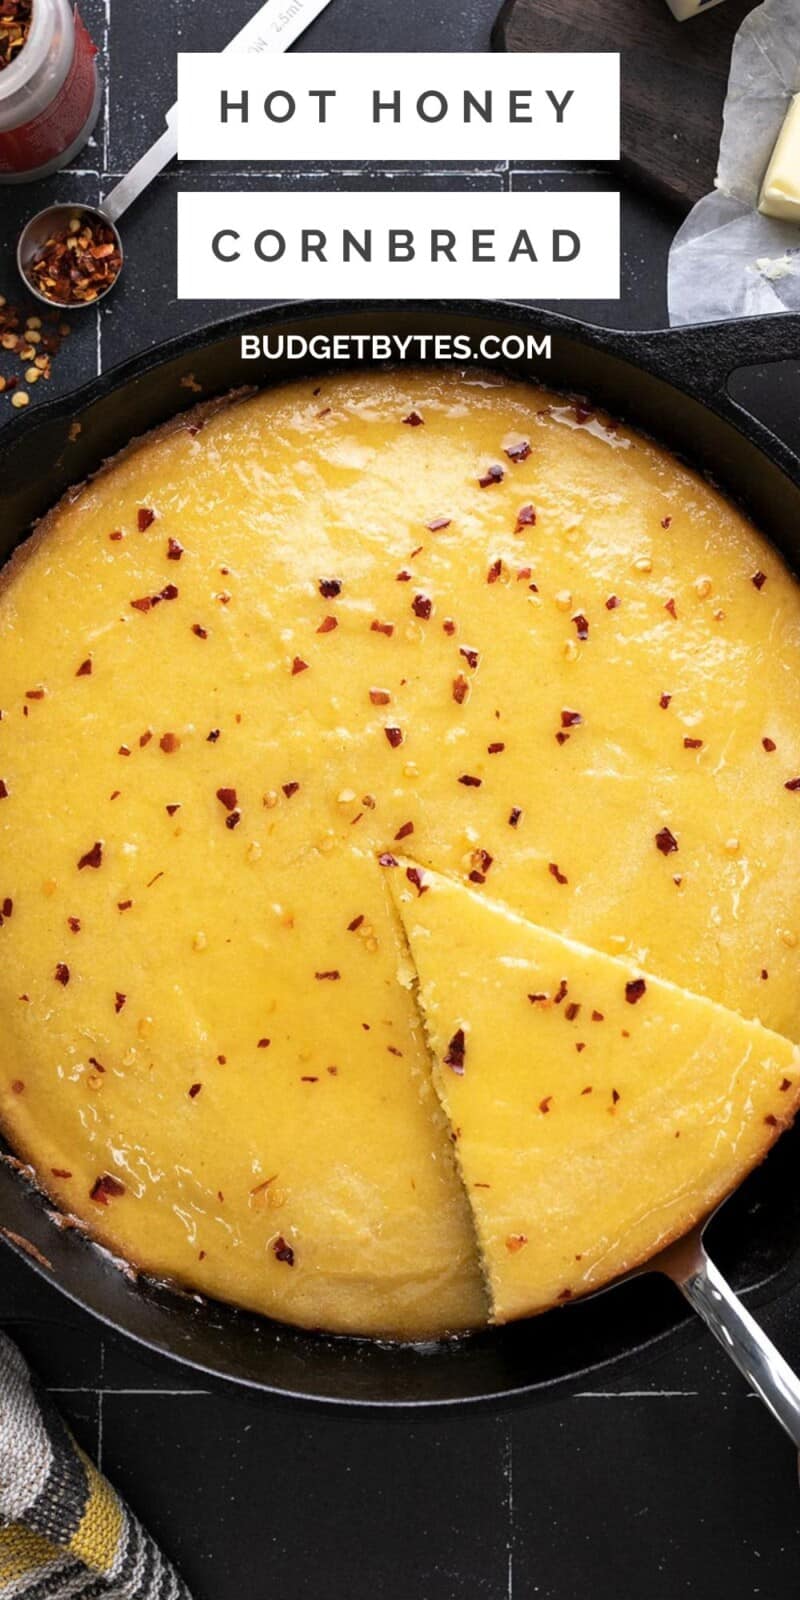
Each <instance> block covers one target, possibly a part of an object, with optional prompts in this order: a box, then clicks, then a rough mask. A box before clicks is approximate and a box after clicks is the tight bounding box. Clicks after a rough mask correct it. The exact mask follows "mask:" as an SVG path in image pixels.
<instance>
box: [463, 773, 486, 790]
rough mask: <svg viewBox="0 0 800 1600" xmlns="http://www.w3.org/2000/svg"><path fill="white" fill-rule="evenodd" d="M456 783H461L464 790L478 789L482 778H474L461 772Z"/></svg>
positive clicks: (470, 774)
mask: <svg viewBox="0 0 800 1600" xmlns="http://www.w3.org/2000/svg"><path fill="white" fill-rule="evenodd" d="M458 781H459V783H463V785H464V788H465V789H480V786H481V784H482V783H483V778H476V777H474V776H473V774H472V773H471V772H462V774H461V777H460V778H459V780H458Z"/></svg>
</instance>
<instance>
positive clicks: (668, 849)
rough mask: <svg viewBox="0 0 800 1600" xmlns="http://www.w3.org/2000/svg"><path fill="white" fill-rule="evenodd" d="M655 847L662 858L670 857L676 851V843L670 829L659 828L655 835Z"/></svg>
mask: <svg viewBox="0 0 800 1600" xmlns="http://www.w3.org/2000/svg"><path fill="white" fill-rule="evenodd" d="M656 846H657V848H658V849H659V850H660V851H661V854H662V856H668V855H672V853H673V851H675V850H677V848H678V841H677V839H676V838H675V835H674V833H673V832H672V829H671V828H667V827H666V826H665V827H663V828H659V831H658V833H657V834H656Z"/></svg>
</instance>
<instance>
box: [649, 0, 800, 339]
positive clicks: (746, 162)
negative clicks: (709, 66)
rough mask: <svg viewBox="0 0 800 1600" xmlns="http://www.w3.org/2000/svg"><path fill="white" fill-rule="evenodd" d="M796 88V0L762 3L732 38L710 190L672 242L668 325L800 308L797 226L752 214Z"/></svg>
mask: <svg viewBox="0 0 800 1600" xmlns="http://www.w3.org/2000/svg"><path fill="white" fill-rule="evenodd" d="M686 26H687V27H691V26H692V24H691V23H687V24H686ZM700 26H702V23H701V24H700ZM798 90H800V0H764V3H763V4H762V5H760V6H757V7H756V10H755V11H751V13H750V15H749V16H748V17H746V18H745V20H744V22H743V23H742V26H741V28H740V29H739V32H738V34H737V35H736V39H735V41H734V46H733V55H732V58H731V71H730V78H729V80H728V94H727V98H726V101H725V111H724V123H723V129H722V141H721V144H720V151H719V165H718V168H717V176H716V179H715V187H714V191H713V193H711V194H707V195H705V196H704V197H703V199H702V200H699V201H698V203H697V205H696V206H695V207H694V208H693V210H692V211H690V213H689V215H688V217H687V218H686V221H685V222H684V223H683V224H682V226H681V227H680V228H679V229H678V232H677V233H676V235H675V238H674V239H673V241H672V247H671V249H670V255H669V267H668V289H667V292H668V300H669V319H670V322H671V323H673V324H674V323H691V322H714V321H718V320H720V319H722V318H725V317H739V316H760V315H764V314H765V313H769V312H773V311H800V226H797V225H795V224H794V223H791V222H778V221H776V220H775V219H774V218H772V217H762V216H761V215H760V213H759V212H758V210H757V209H756V208H757V206H758V196H759V191H760V188H761V183H762V180H763V177H764V173H765V171H766V168H767V164H768V162H769V158H770V156H771V155H772V151H773V148H774V146H775V141H776V139H777V137H778V134H779V132H780V129H781V125H782V122H783V119H784V117H785V115H786V112H787V109H788V107H789V102H790V100H791V97H792V95H793V94H795V93H797V91H798Z"/></svg>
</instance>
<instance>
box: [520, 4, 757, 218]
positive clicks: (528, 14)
mask: <svg viewBox="0 0 800 1600" xmlns="http://www.w3.org/2000/svg"><path fill="white" fill-rule="evenodd" d="M754 4H755V0H724V3H723V4H722V5H718V6H714V7H713V9H712V10H711V11H707V12H705V14H702V13H701V15H700V16H698V17H692V18H691V19H690V20H689V21H688V22H676V21H675V18H674V17H673V15H672V12H671V11H670V9H669V7H668V5H667V4H666V0H506V3H505V5H504V6H503V9H502V11H501V12H500V15H499V17H498V19H497V23H496V26H495V30H494V35H493V43H494V45H495V48H496V49H499V50H619V51H621V54H622V157H623V163H624V165H625V166H626V168H627V170H628V171H629V173H630V174H631V175H632V176H635V177H636V178H637V179H639V180H640V181H642V182H643V183H645V184H647V185H648V186H649V187H650V188H652V189H655V190H656V191H657V192H658V193H659V194H660V195H661V196H663V197H665V198H666V199H668V200H670V201H672V202H673V203H674V204H675V205H678V206H681V207H682V208H683V209H684V210H688V208H689V207H690V206H692V205H694V203H695V201H696V200H699V199H700V196H701V195H704V194H707V193H708V190H709V189H710V188H712V186H713V182H714V174H715V172H716V168H717V152H718V150H719V139H720V133H721V131H722V106H723V101H724V99H725V90H726V86H727V81H728V68H729V66H730V58H731V48H732V45H733V40H734V35H735V34H736V32H737V29H738V27H739V24H740V23H741V21H742V19H743V18H744V17H745V16H746V15H747V13H748V11H752V10H753V7H754Z"/></svg>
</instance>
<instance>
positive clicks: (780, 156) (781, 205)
mask: <svg viewBox="0 0 800 1600" xmlns="http://www.w3.org/2000/svg"><path fill="white" fill-rule="evenodd" d="M758 209H759V211H761V212H762V213H763V215H764V216H765V217H780V218H781V219H782V220H783V221H784V222H800V95H797V94H796V95H795V96H794V98H793V99H792V102H791V105H790V106H789V110H788V111H787V113H786V116H785V118H784V121H783V127H782V128H781V131H780V133H779V134H778V140H777V143H776V145H775V149H774V150H773V152H772V157H771V160H770V163H769V166H768V167H767V171H766V174H765V177H764V182H763V184H762V185H761V194H760V197H759V201H758Z"/></svg>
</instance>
